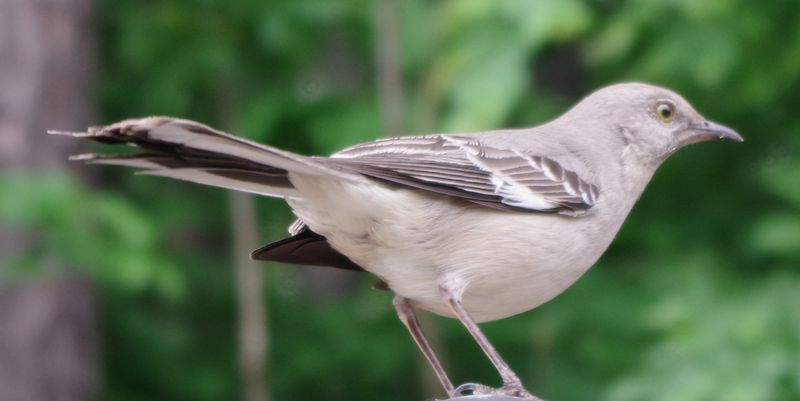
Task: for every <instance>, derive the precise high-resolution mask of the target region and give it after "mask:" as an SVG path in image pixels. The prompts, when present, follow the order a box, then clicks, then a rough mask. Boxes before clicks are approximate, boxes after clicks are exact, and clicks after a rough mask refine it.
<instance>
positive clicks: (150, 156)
mask: <svg viewBox="0 0 800 401" xmlns="http://www.w3.org/2000/svg"><path fill="white" fill-rule="evenodd" d="M49 133H50V134H57V135H68V136H72V137H78V138H88V139H92V140H95V141H99V142H103V143H111V144H121V143H125V144H129V145H132V146H135V147H138V148H141V149H143V150H145V152H144V153H140V154H133V155H96V154H84V155H79V156H75V157H73V158H72V159H74V160H83V161H86V162H87V163H98V164H114V165H122V166H129V167H136V168H141V169H144V171H142V173H143V174H148V175H158V176H164V177H171V178H177V179H182V180H187V181H193V182H198V183H201V184H207V185H214V186H219V187H224V188H230V189H235V190H241V191H246V192H253V193H258V194H262V195H268V196H279V197H286V196H297V195H298V194H297V193H296V191H295V190H294V188H293V186H292V184H291V182H290V181H289V172H293V173H299V174H307V175H326V176H336V177H339V178H345V179H351V178H352V175H350V174H347V173H345V172H342V171H338V170H335V169H332V168H330V167H329V166H325V165H323V164H322V163H319V162H318V161H319V160H322V159H317V158H312V157H307V156H302V155H298V154H295V153H291V152H287V151H284V150H280V149H276V148H273V147H270V146H266V145H262V144H259V143H256V142H253V141H249V140H246V139H243V138H239V137H235V136H233V135H230V134H227V133H224V132H221V131H218V130H215V129H213V128H211V127H208V126H206V125H203V124H200V123H196V122H194V121H189V120H182V119H177V118H171V117H147V118H141V119H131V120H125V121H121V122H118V123H115V124H112V125H108V126H104V127H92V128H89V129H88V130H87V131H86V132H61V131H49Z"/></svg>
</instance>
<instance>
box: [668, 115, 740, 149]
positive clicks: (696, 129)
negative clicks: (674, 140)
mask: <svg viewBox="0 0 800 401" xmlns="http://www.w3.org/2000/svg"><path fill="white" fill-rule="evenodd" d="M685 132H686V134H688V135H686V136H684V138H683V140H682V141H681V145H682V146H685V145H689V144H691V143H697V142H705V141H729V142H742V141H744V138H742V136H741V135H739V134H738V133H737V132H736V131H734V130H732V129H730V128H728V127H726V126H724V125H721V124H717V123H714V122H711V121H703V122H702V123H700V124H693V125H690V126H689V129H687V130H686V131H685Z"/></svg>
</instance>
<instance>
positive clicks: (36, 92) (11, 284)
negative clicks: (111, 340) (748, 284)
mask: <svg viewBox="0 0 800 401" xmlns="http://www.w3.org/2000/svg"><path fill="white" fill-rule="evenodd" d="M93 6H94V4H93V1H92V0H35V1H34V0H6V1H0V54H1V55H2V57H0V171H2V172H3V173H4V174H8V173H21V172H35V173H41V172H44V171H47V170H55V169H63V168H65V166H66V157H67V155H68V154H70V153H72V152H74V150H75V148H74V147H73V146H75V142H74V141H58V140H54V139H53V138H50V137H47V136H45V130H46V129H47V128H58V129H65V130H70V129H73V130H76V129H79V128H85V127H86V125H87V124H88V123H89V122H90V117H91V116H92V115H93V113H92V107H91V105H92V99H91V94H92V93H93V88H92V81H93V79H94V43H93V40H92V39H93V38H94V37H95V35H94V29H93V25H92V11H93ZM45 229H46V228H45ZM36 235H37V234H36V232H35V231H32V230H31V231H30V232H28V233H21V232H20V230H19V229H18V228H17V229H13V228H11V227H8V226H5V225H2V224H0V268H3V267H5V266H7V261H8V260H13V259H14V258H16V257H17V256H18V255H22V254H27V253H29V252H30V248H31V245H32V244H34V243H35V242H37V238H36ZM47 265H48V266H46V267H43V268H42V271H43V272H44V273H43V274H42V275H40V276H38V277H36V278H33V279H31V278H27V279H25V280H24V281H23V280H17V281H4V282H2V283H0V398H1V399H3V400H4V401H16V400H20V401H38V400H42V401H44V400H57V401H58V400H64V401H71V400H75V401H78V400H81V401H82V400H94V399H98V398H99V390H100V379H99V377H100V374H99V358H98V355H99V349H100V345H99V334H98V328H97V308H96V296H95V291H94V289H93V286H92V284H91V283H90V282H89V281H88V280H87V279H85V278H80V277H75V276H68V275H65V274H64V273H63V272H64V271H68V270H67V269H64V268H63V266H59V263H58V262H57V261H55V262H53V261H47ZM53 271H58V272H60V273H59V275H55V274H52V272H53ZM0 273H2V272H0Z"/></svg>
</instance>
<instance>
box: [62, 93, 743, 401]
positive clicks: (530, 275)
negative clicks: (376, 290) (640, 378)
mask: <svg viewBox="0 0 800 401" xmlns="http://www.w3.org/2000/svg"><path fill="white" fill-rule="evenodd" d="M52 133H56V134H59V133H60V134H67V135H71V136H74V137H81V138H89V139H94V140H97V141H100V142H106V143H127V144H130V145H134V146H136V147H139V148H141V149H142V150H144V153H139V154H134V155H128V156H103V155H95V154H89V155H81V156H77V157H75V158H76V159H79V160H85V161H87V162H89V163H100V164H117V165H125V166H132V167H138V168H141V169H143V170H144V171H143V172H142V173H143V174H149V175H158V176H165V177H171V178H177V179H182V180H188V181H194V182H198V183H201V184H208V185H215V186H219V187H224V188H230V189H235V190H240V191H246V192H252V193H256V194H259V195H266V196H276V197H281V198H284V199H285V200H286V202H287V203H288V204H289V206H290V207H291V208H292V210H293V211H294V213H295V214H296V215H297V217H298V220H297V221H296V222H295V223H294V224H293V225H292V226H291V227H290V233H291V237H289V238H287V239H284V240H281V241H278V242H275V243H272V244H269V245H267V246H264V247H262V248H261V249H258V250H256V251H255V252H253V257H254V258H255V259H262V260H276V261H281V262H288V263H299V264H313V265H329V266H334V267H340V268H345V269H352V270H366V271H368V272H370V273H372V274H374V275H376V276H378V277H379V278H380V280H381V281H382V283H383V284H384V285H385V286H386V287H388V288H389V289H391V290H392V291H393V292H394V293H395V294H396V296H395V301H394V305H395V308H396V309H397V312H398V315H399V317H400V319H401V320H402V322H403V323H404V324H405V325H406V326H407V327H408V330H409V331H410V333H411V335H412V337H413V338H414V340H415V341H416V343H417V345H418V346H419V348H420V349H421V350H422V352H423V354H424V355H425V357H426V358H427V360H428V362H430V364H431V366H432V367H433V370H434V372H435V373H436V375H437V377H438V379H439V381H440V382H441V383H442V386H443V387H444V389H445V390H446V391H447V393H448V394H449V395H450V396H458V395H460V394H462V393H463V392H465V391H467V392H469V391H471V392H473V393H492V394H502V395H507V396H516V397H523V398H528V399H536V398H535V397H534V396H532V395H531V394H530V393H528V392H527V391H526V390H525V389H524V388H523V386H522V383H521V382H520V379H519V378H518V377H517V375H516V374H515V373H514V372H513V371H512V370H511V369H510V368H509V366H508V364H506V362H505V361H504V360H503V359H502V358H501V356H500V355H499V354H498V353H497V352H496V351H495V349H494V347H493V346H492V345H491V344H490V343H489V341H488V340H487V339H486V337H485V336H484V335H483V333H482V332H481V330H480V329H479V328H478V325H477V323H480V322H486V321H491V320H496V319H502V318H505V317H508V316H512V315H515V314H518V313H521V312H525V311H527V310H530V309H533V308H535V307H537V306H539V305H541V304H542V303H544V302H547V301H548V300H550V299H551V298H553V297H555V296H556V295H558V294H559V293H561V292H562V291H564V290H565V289H566V288H567V287H569V286H570V285H572V283H574V282H575V281H576V280H577V279H578V278H579V277H580V276H581V275H582V274H583V273H584V272H586V270H587V269H588V268H589V267H590V266H592V265H593V264H594V263H595V261H597V259H598V258H599V257H600V255H602V253H603V252H604V251H605V250H606V248H607V247H608V246H609V244H610V243H611V241H612V240H613V238H614V236H615V235H616V233H617V231H618V230H619V228H620V226H621V225H622V222H623V221H624V220H625V217H626V216H627V215H628V212H629V211H630V210H631V207H632V206H633V204H634V203H635V202H636V200H637V199H639V196H640V195H641V193H642V191H643V190H644V187H645V186H646V185H647V183H648V181H650V178H651V177H652V175H653V173H654V172H655V170H656V168H658V166H659V165H660V164H661V162H663V161H664V160H665V159H666V158H667V157H669V155H671V154H672V153H674V152H675V151H676V150H678V149H680V148H681V147H683V146H685V145H688V144H691V143H695V142H702V141H708V140H732V141H742V137H741V136H739V135H738V134H737V133H736V132H734V131H733V130H731V129H729V128H726V127H723V126H721V125H718V124H715V123H712V122H710V121H708V120H706V119H705V118H703V117H702V116H701V115H700V114H698V113H697V112H696V111H695V110H694V109H693V108H692V106H690V105H689V103H687V102H686V100H684V99H683V98H682V97H680V96H679V95H677V94H676V93H674V92H672V91H669V90H667V89H663V88H659V87H655V86H651V85H646V84H641V83H625V84H618V85H613V86H609V87H606V88H603V89H600V90H598V91H596V92H594V93H592V94H591V95H589V96H587V97H586V98H584V99H583V100H582V101H580V102H579V103H578V104H577V105H575V106H574V107H573V108H572V109H570V110H569V111H568V112H566V113H565V114H564V115H562V116H561V117H559V118H557V119H555V120H553V121H551V122H548V123H546V124H543V125H540V126H538V127H534V128H524V129H508V130H498V131H487V132H475V133H468V134H435V135H425V136H414V137H400V138H393V139H383V140H377V141H374V142H369V143H364V144H359V145H355V146H353V147H350V148H348V149H345V150H343V151H341V152H338V153H336V154H334V155H332V156H330V157H309V156H302V155H299V154H295V153H291V152H287V151H284V150H280V149H276V148H273V147H270V146H266V145H261V144H258V143H255V142H251V141H248V140H245V139H242V138H238V137H235V136H232V135H229V134H226V133H224V132H220V131H217V130H215V129H213V128H210V127H207V126H205V125H202V124H199V123H196V122H193V121H187V120H181V119H177V118H170V117H149V118H142V119H131V120H125V121H122V122H118V123H116V124H112V125H109V126H105V127H94V128H89V129H88V131H86V132H80V133H64V132H52ZM415 308H422V309H426V310H429V311H432V312H434V313H437V314H439V315H443V316H449V317H455V318H457V319H458V320H460V321H461V323H463V324H464V326H465V327H466V329H467V330H468V331H469V333H470V334H471V335H472V336H473V337H474V338H475V340H476V341H477V342H478V344H479V345H480V347H481V348H482V349H483V351H484V352H485V353H486V355H487V356H488V357H489V359H490V360H491V362H492V363H493V364H494V366H495V367H496V368H497V370H498V372H499V374H500V376H501V377H502V379H503V385H502V387H500V388H497V389H493V388H490V387H487V386H483V385H479V384H466V385H462V386H459V387H454V386H453V384H452V382H451V381H450V379H449V378H448V377H447V374H446V373H445V370H444V368H443V367H442V365H441V364H440V363H439V361H438V360H437V358H436V356H435V355H434V353H433V351H432V350H431V348H430V346H429V344H428V342H427V341H426V339H425V336H424V335H423V332H422V329H421V328H420V326H419V324H418V323H417V319H416V317H415V314H414V309H415Z"/></svg>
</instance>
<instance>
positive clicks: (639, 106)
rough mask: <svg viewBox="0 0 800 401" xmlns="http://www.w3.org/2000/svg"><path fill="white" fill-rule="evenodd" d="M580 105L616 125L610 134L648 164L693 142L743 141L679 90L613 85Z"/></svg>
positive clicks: (612, 127)
mask: <svg viewBox="0 0 800 401" xmlns="http://www.w3.org/2000/svg"><path fill="white" fill-rule="evenodd" d="M576 109H580V114H581V115H584V116H586V115H596V116H601V121H603V122H604V123H606V124H610V125H611V126H610V127H608V128H611V129H610V130H607V132H608V133H609V135H614V136H615V138H614V139H615V140H617V141H619V140H621V141H622V142H623V143H624V145H625V152H628V153H630V152H632V153H634V154H635V155H636V156H637V157H639V158H640V159H641V161H643V162H646V163H648V164H649V163H655V164H659V163H660V162H662V161H663V160H664V159H666V158H667V157H668V156H669V155H671V154H672V153H674V152H675V151H676V150H678V149H680V148H682V147H684V146H686V145H689V144H692V143H697V142H704V141H712V140H719V141H735V142H741V141H743V138H742V137H741V136H740V135H739V134H737V133H736V132H735V131H734V130H732V129H730V128H728V127H725V126H723V125H720V124H717V123H714V122H711V121H709V120H707V119H706V118H705V117H703V116H701V115H700V113H698V112H697V111H695V109H694V108H693V107H692V106H691V105H690V104H689V103H688V102H687V101H686V100H684V99H683V98H682V97H681V96H680V95H678V94H677V93H675V92H672V91H670V90H668V89H664V88H659V87H657V86H653V85H647V84H641V83H623V84H617V85H612V86H608V87H605V88H602V89H600V90H598V91H596V92H594V93H592V94H591V95H589V96H587V97H586V98H585V99H584V100H583V101H581V102H580V104H579V105H578V106H576Z"/></svg>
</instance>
